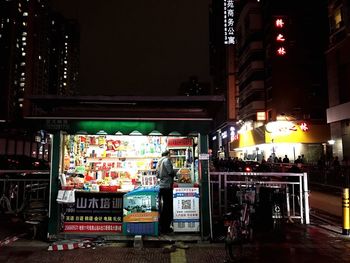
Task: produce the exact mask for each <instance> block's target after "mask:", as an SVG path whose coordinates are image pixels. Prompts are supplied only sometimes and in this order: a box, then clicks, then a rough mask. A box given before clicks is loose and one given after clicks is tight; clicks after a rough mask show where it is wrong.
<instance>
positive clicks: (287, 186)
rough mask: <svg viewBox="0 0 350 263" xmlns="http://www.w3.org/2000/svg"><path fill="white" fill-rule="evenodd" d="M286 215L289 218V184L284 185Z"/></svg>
mask: <svg viewBox="0 0 350 263" xmlns="http://www.w3.org/2000/svg"><path fill="white" fill-rule="evenodd" d="M286 199H287V200H286V201H287V216H288V220H289V219H290V203H289V185H286Z"/></svg>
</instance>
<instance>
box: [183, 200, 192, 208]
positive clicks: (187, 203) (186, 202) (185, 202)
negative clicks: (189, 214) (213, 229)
mask: <svg viewBox="0 0 350 263" xmlns="http://www.w3.org/2000/svg"><path fill="white" fill-rule="evenodd" d="M181 207H182V209H191V208H192V206H191V200H181Z"/></svg>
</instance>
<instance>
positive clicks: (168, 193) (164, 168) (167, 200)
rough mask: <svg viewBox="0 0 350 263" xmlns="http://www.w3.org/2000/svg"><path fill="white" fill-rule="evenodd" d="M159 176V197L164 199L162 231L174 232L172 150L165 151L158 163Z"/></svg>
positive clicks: (160, 221)
mask: <svg viewBox="0 0 350 263" xmlns="http://www.w3.org/2000/svg"><path fill="white" fill-rule="evenodd" d="M156 170H157V177H158V179H159V188H160V189H159V198H160V200H161V201H163V205H162V207H161V211H160V219H159V225H160V232H161V233H164V234H166V233H170V232H172V228H171V222H172V220H173V182H174V176H175V172H174V169H173V164H172V163H171V160H170V152H169V151H165V152H163V153H162V157H161V158H160V159H159V161H158V164H157V169H156Z"/></svg>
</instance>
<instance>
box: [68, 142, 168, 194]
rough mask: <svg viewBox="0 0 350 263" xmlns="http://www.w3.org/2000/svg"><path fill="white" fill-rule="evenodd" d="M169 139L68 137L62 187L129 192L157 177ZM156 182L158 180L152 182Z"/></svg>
mask: <svg viewBox="0 0 350 263" xmlns="http://www.w3.org/2000/svg"><path fill="white" fill-rule="evenodd" d="M165 148H166V137H160V136H133V137H131V136H108V135H67V136H65V138H64V150H63V151H64V154H63V156H64V158H63V172H62V185H64V186H65V187H67V188H75V189H80V190H86V191H95V192H98V191H104V192H109V191H111V192H115V191H122V192H128V191H131V190H133V189H135V188H136V187H137V186H139V185H142V182H145V183H146V182H147V183H148V184H149V182H150V181H149V180H143V177H147V178H149V176H152V175H155V167H156V164H157V161H158V159H159V157H160V156H161V152H162V151H164V150H165ZM152 182H153V183H154V180H153V181H152Z"/></svg>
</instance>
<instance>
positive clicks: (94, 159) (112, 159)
mask: <svg viewBox="0 0 350 263" xmlns="http://www.w3.org/2000/svg"><path fill="white" fill-rule="evenodd" d="M85 158H86V160H87V161H88V162H101V161H103V162H115V161H124V160H125V159H135V160H139V159H159V158H160V157H159V156H156V157H155V156H121V157H85Z"/></svg>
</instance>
